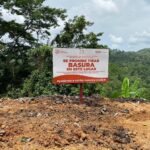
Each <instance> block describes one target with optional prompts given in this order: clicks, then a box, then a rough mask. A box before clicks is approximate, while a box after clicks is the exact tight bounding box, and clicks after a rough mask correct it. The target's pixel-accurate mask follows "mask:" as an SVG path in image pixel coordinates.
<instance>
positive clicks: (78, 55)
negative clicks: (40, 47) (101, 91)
mask: <svg viewBox="0 0 150 150" xmlns="http://www.w3.org/2000/svg"><path fill="white" fill-rule="evenodd" d="M108 60H109V50H108V49H78V48H55V49H53V83H54V84H70V83H71V84H80V103H83V83H104V82H107V81H108Z"/></svg>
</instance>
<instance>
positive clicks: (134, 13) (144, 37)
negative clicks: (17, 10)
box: [45, 0, 150, 51]
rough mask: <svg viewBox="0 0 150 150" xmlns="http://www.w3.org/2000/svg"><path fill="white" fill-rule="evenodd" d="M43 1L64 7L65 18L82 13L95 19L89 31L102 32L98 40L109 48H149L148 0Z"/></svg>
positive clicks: (149, 6) (149, 0) (126, 49)
mask: <svg viewBox="0 0 150 150" xmlns="http://www.w3.org/2000/svg"><path fill="white" fill-rule="evenodd" d="M45 5H48V6H50V7H55V8H64V9H66V10H67V15H68V18H73V17H74V16H76V15H84V16H85V17H86V19H88V20H89V21H91V22H94V25H93V26H92V27H90V28H89V29H88V31H93V32H95V33H98V32H104V34H103V36H102V39H101V44H106V45H108V46H109V47H110V48H112V49H116V48H117V49H120V50H125V51H137V50H140V49H143V48H150V0H74V1H73V0H46V2H45ZM61 28H63V24H62V23H61V26H60V28H59V29H57V30H61ZM57 30H56V31H55V32H57Z"/></svg>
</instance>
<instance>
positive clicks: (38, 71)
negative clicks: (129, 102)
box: [0, 0, 150, 99]
mask: <svg viewBox="0 0 150 150" xmlns="http://www.w3.org/2000/svg"><path fill="white" fill-rule="evenodd" d="M43 3H44V0H40V1H34V0H31V1H22V0H17V1H15V0H12V1H8V0H7V1H5V0H2V1H1V2H0V8H1V9H3V10H5V11H8V12H9V14H11V15H16V16H19V17H20V16H22V17H23V20H24V21H23V22H18V21H17V20H16V19H14V20H7V18H4V17H3V15H2V12H0V96H10V97H21V96H38V95H53V94H67V95H74V94H78V93H79V87H78V85H71V84H70V85H69V84H68V85H59V86H56V85H53V84H52V82H51V81H52V74H53V72H52V50H53V47H61V48H67V47H70V48H72V47H73V48H108V46H107V45H102V44H101V38H103V37H102V35H103V32H101V31H100V32H99V33H94V32H89V30H88V28H89V27H90V26H92V25H93V23H92V22H90V21H88V20H86V18H85V17H84V16H75V17H74V18H73V19H69V20H68V19H66V17H67V14H66V10H64V9H56V8H50V7H48V6H44V5H43ZM60 20H61V21H62V22H63V23H64V28H63V29H62V30H61V31H60V32H59V33H58V34H57V35H56V36H55V37H54V38H53V35H52V34H51V29H53V30H55V29H56V28H57V27H59V23H60ZM46 43H47V44H46ZM149 64H150V49H143V50H140V51H138V52H124V51H120V50H110V66H109V78H110V81H109V82H108V83H106V84H98V83H97V84H85V85H84V87H85V90H84V93H85V95H91V94H97V93H98V94H101V95H102V96H107V97H123V95H122V91H123V88H122V82H123V79H124V78H125V77H127V78H128V79H127V78H126V79H127V80H129V81H130V87H129V85H128V93H130V94H128V95H127V96H124V97H130V96H131V97H133V98H134V97H138V98H146V99H150V93H149V90H150V76H149V74H150V67H149ZM129 81H128V83H129ZM132 89H134V91H133V90H132Z"/></svg>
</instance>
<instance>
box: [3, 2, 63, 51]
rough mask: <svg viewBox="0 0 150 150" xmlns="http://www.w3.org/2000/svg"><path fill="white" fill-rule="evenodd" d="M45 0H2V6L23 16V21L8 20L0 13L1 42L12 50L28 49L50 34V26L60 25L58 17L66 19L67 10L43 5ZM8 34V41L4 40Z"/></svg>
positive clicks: (13, 13) (12, 13)
mask: <svg viewBox="0 0 150 150" xmlns="http://www.w3.org/2000/svg"><path fill="white" fill-rule="evenodd" d="M43 2H44V0H30V1H28V0H1V2H0V8H1V10H2V9H6V10H7V11H9V12H10V13H11V15H17V16H22V17H23V20H24V21H23V22H22V23H18V22H16V20H15V19H16V18H14V20H11V21H7V20H6V18H3V17H2V13H1V14H0V29H1V30H0V42H1V44H5V45H7V46H8V47H11V50H12V51H16V50H17V48H18V47H19V48H22V49H26V48H29V47H33V45H34V44H37V43H39V39H41V38H42V39H45V38H47V37H48V36H50V28H52V27H53V28H55V27H57V26H59V24H58V19H62V20H64V19H65V10H62V9H56V8H49V7H48V6H44V5H43ZM6 35H7V38H8V39H9V40H7V41H6V42H5V41H3V38H4V36H6Z"/></svg>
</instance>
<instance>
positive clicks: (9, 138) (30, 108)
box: [0, 96, 150, 150]
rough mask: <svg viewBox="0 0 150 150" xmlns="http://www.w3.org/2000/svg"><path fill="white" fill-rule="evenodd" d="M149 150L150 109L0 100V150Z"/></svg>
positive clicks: (97, 101)
mask: <svg viewBox="0 0 150 150" xmlns="http://www.w3.org/2000/svg"><path fill="white" fill-rule="evenodd" d="M48 149H49V150H51V149H54V150H84V149H85V150H150V103H139V102H122V101H121V102H119V101H112V100H109V99H101V98H98V97H91V98H86V99H85V104H84V105H79V104H78V99H77V98H76V97H64V96H56V97H41V98H35V99H27V98H26V99H25V98H24V99H23V98H22V99H18V100H11V99H4V98H3V99H0V150H48Z"/></svg>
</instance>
